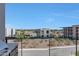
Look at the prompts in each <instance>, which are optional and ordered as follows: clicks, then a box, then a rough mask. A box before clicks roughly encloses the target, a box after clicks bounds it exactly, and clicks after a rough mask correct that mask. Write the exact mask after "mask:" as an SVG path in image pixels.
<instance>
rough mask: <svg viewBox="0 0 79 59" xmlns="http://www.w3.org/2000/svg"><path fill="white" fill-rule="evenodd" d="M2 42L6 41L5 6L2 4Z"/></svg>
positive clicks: (0, 9) (0, 13)
mask: <svg viewBox="0 0 79 59" xmlns="http://www.w3.org/2000/svg"><path fill="white" fill-rule="evenodd" d="M0 40H5V4H2V3H0Z"/></svg>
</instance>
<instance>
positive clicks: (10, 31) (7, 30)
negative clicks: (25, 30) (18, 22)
mask: <svg viewBox="0 0 79 59" xmlns="http://www.w3.org/2000/svg"><path fill="white" fill-rule="evenodd" d="M5 37H15V29H13V28H5Z"/></svg>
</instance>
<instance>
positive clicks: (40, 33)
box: [16, 28, 53, 38]
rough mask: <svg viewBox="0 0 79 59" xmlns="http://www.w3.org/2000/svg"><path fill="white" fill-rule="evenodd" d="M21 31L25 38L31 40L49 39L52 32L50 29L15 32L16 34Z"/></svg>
mask: <svg viewBox="0 0 79 59" xmlns="http://www.w3.org/2000/svg"><path fill="white" fill-rule="evenodd" d="M21 31H24V35H25V36H30V37H32V38H34V37H36V38H49V37H53V35H52V30H51V29H46V28H43V29H24V30H23V29H17V30H16V34H19V35H20V33H21Z"/></svg>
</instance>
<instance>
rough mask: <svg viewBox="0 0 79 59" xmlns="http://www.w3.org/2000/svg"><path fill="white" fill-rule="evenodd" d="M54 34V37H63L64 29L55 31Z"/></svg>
mask: <svg viewBox="0 0 79 59" xmlns="http://www.w3.org/2000/svg"><path fill="white" fill-rule="evenodd" d="M52 34H53V36H54V37H63V30H62V29H61V30H57V29H55V30H53V31H52Z"/></svg>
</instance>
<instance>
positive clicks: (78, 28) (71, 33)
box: [63, 25, 79, 39]
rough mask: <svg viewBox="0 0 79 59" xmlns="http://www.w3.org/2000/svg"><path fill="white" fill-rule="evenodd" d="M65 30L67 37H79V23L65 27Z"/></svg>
mask: <svg viewBox="0 0 79 59" xmlns="http://www.w3.org/2000/svg"><path fill="white" fill-rule="evenodd" d="M63 32H64V37H65V38H72V39H79V25H72V26H71V27H64V28H63Z"/></svg>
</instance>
